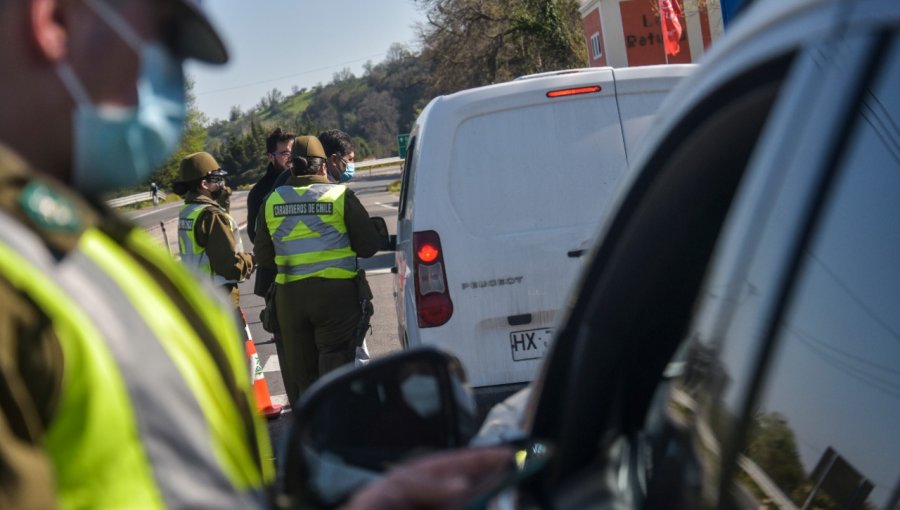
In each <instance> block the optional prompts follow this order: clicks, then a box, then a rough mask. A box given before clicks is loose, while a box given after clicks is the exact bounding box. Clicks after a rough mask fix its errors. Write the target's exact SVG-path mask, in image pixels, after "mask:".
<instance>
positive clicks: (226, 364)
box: [0, 0, 274, 510]
mask: <svg viewBox="0 0 900 510" xmlns="http://www.w3.org/2000/svg"><path fill="white" fill-rule="evenodd" d="M98 56H100V57H98ZM101 57H102V58H101ZM185 58H197V59H199V60H204V61H207V62H211V63H222V62H225V61H226V59H227V54H226V52H225V49H224V47H223V45H222V42H221V40H220V38H219V36H218V35H217V34H216V33H215V31H214V30H213V28H212V27H211V25H210V24H209V22H208V20H207V19H206V18H205V16H204V15H203V14H202V12H201V11H200V9H199V7H197V5H196V2H195V1H192V0H166V1H161V0H116V1H112V0H79V1H68V0H15V1H8V0H2V1H0V70H2V71H0V111H2V112H3V114H2V115H0V303H2V306H0V359H2V360H3V362H2V363H0V381H2V383H0V508H15V509H19V510H21V509H33V508H34V509H51V508H57V507H65V508H84V509H88V508H240V509H247V508H250V509H252V508H263V507H264V504H263V499H264V496H265V492H266V487H267V486H269V485H270V483H271V482H272V480H273V478H274V472H273V471H274V469H273V468H274V466H273V465H272V462H271V456H272V455H271V445H270V442H269V439H268V437H267V432H266V429H265V425H264V423H263V422H262V418H260V417H259V416H257V414H256V413H255V412H254V405H253V403H252V400H251V399H252V396H251V393H250V389H251V383H250V380H249V376H248V373H247V370H246V359H245V357H244V355H243V352H242V350H241V345H242V342H241V340H240V337H239V336H238V332H237V330H236V329H235V328H234V326H233V321H232V320H231V317H230V314H229V311H228V307H227V305H226V303H225V302H224V299H216V298H214V297H213V295H212V294H209V293H204V292H202V291H201V290H200V287H198V285H197V284H196V279H195V278H193V276H192V275H191V274H190V272H189V271H187V270H186V269H185V268H184V267H183V266H182V265H181V264H179V263H178V262H176V261H175V260H173V259H172V257H170V256H169V255H168V253H166V252H165V250H164V249H163V248H162V247H160V246H159V245H158V244H157V243H156V242H155V241H154V240H152V239H151V238H150V237H149V236H148V235H147V234H146V233H145V232H144V231H143V230H142V229H140V228H136V227H135V226H134V225H132V224H130V223H128V222H126V221H124V220H123V219H121V218H120V217H119V216H118V215H117V214H116V213H114V212H111V211H110V210H108V209H106V208H105V207H104V206H103V205H102V202H101V201H100V200H98V197H99V196H101V194H102V193H104V192H107V191H111V190H114V189H119V188H122V187H125V186H135V185H138V184H140V183H141V182H146V179H147V178H148V177H149V176H150V175H151V174H152V172H153V171H154V170H155V169H156V167H157V166H159V165H160V164H162V163H163V162H164V161H165V159H166V158H167V157H169V155H170V154H171V153H172V152H173V151H174V149H175V148H176V146H177V144H178V142H179V140H180V137H181V130H182V126H183V124H184V117H185V102H184V79H183V75H182V72H181V67H182V61H183V59H185Z"/></svg>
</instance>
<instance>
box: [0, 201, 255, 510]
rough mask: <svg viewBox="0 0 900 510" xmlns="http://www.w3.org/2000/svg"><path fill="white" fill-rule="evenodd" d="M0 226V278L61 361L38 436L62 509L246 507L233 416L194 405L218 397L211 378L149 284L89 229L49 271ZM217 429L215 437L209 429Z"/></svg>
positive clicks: (18, 236)
mask: <svg viewBox="0 0 900 510" xmlns="http://www.w3.org/2000/svg"><path fill="white" fill-rule="evenodd" d="M0 220H2V221H0V230H2V234H0V241H3V242H5V243H6V244H8V245H10V246H15V247H16V248H15V251H14V250H12V249H6V248H5V249H3V252H4V253H3V264H2V265H0V269H2V270H3V274H4V276H7V277H9V275H16V280H17V281H15V282H13V283H14V284H15V285H16V286H17V287H19V288H22V289H23V290H24V291H25V292H26V293H27V294H28V295H29V296H32V298H33V299H35V300H36V302H38V303H39V305H40V306H41V308H42V309H44V310H45V311H46V312H45V313H48V315H49V316H50V317H51V318H52V319H53V321H54V328H55V330H56V331H57V333H58V336H59V337H60V342H61V344H62V346H63V350H64V353H65V359H66V372H65V374H64V387H63V395H62V401H61V403H60V407H59V414H58V416H57V418H55V419H54V422H53V423H52V425H51V427H50V429H49V430H48V435H47V447H48V451H49V452H50V454H51V457H52V458H53V459H54V460H55V462H54V464H55V465H56V466H57V475H58V486H59V497H60V502H61V504H62V506H64V507H80V506H83V507H85V508H93V507H116V508H118V507H132V506H143V507H148V508H161V507H168V508H177V507H213V508H252V507H255V506H258V505H259V504H260V503H261V501H262V500H261V497H262V494H261V492H260V491H259V490H256V489H254V487H255V488H257V489H258V488H260V487H261V486H262V484H263V481H262V480H261V475H260V473H259V470H258V469H257V468H256V466H257V463H256V462H255V461H254V459H253V457H252V453H251V452H250V450H248V449H247V448H246V445H247V443H246V439H247V438H246V437H241V435H240V434H237V435H235V434H234V432H233V430H234V428H233V427H234V426H235V425H236V424H239V423H241V421H240V417H239V415H238V411H237V408H236V406H235V405H234V403H233V402H232V403H230V404H229V403H228V402H222V401H219V402H216V403H215V404H210V403H207V402H203V401H201V400H202V399H200V400H198V398H197V397H196V396H195V395H206V396H208V397H210V398H209V400H211V401H215V400H219V399H220V398H221V395H220V393H221V392H222V389H223V386H222V384H221V376H220V375H219V371H218V370H217V368H216V364H215V361H214V360H212V359H211V358H210V356H209V353H208V351H205V350H204V349H203V347H202V343H201V341H200V340H199V339H198V338H197V337H196V333H194V330H193V329H192V328H191V327H190V326H189V325H188V324H187V321H186V319H185V317H184V316H183V315H182V314H181V313H180V312H179V311H178V310H177V309H175V305H174V304H173V303H172V301H171V300H170V299H167V298H166V296H165V295H164V294H163V293H162V291H161V290H160V289H159V287H158V285H156V284H155V282H154V281H153V278H152V276H151V275H150V274H148V273H147V272H146V271H144V270H142V268H141V267H140V265H139V264H138V262H137V261H135V260H134V259H133V258H132V257H131V256H130V255H129V254H127V253H126V252H124V250H123V249H122V248H121V247H120V246H119V245H118V244H116V243H115V242H114V241H112V240H111V239H109V238H108V237H106V236H105V235H104V234H103V233H101V232H99V231H96V230H89V231H87V232H85V233H84V235H83V236H82V238H81V240H80V242H79V249H78V250H76V251H74V252H72V253H71V254H69V255H68V256H67V257H66V258H65V259H63V260H62V261H59V262H57V261H55V260H52V259H50V257H49V255H48V253H47V251H46V248H45V246H44V245H43V243H42V242H41V241H40V240H39V239H38V238H37V237H36V236H35V235H34V234H33V233H31V232H30V231H28V230H26V229H24V228H23V227H22V226H21V225H19V224H18V223H17V222H15V221H14V220H10V219H9V218H8V217H6V216H5V215H2V214H0ZM131 237H133V238H134V239H135V240H137V239H139V238H140V236H137V235H136V236H131ZM138 242H139V243H141V244H143V242H144V241H143V240H141V241H138ZM0 247H3V245H2V244H0ZM148 248H151V251H153V250H154V248H152V247H150V246H148ZM155 249H158V248H155ZM16 251H18V252H19V253H22V254H23V255H25V256H26V257H25V258H24V259H23V258H22V257H21V256H19V255H18V254H16ZM7 252H8V253H7ZM154 254H155V252H154ZM163 255H165V254H164V253H163ZM166 258H167V259H168V257H166ZM26 260H27V261H28V262H26ZM169 262H170V263H172V264H173V265H176V266H177V264H174V263H173V261H171V259H169ZM7 264H9V266H7ZM4 266H7V267H4ZM175 272H176V273H178V271H177V269H176V271H175ZM182 272H183V270H182ZM23 275H24V276H23ZM8 279H10V280H11V281H12V280H13V278H8ZM178 280H179V278H173V281H178ZM187 280H188V281H190V279H189V278H188V279H187ZM54 282H55V283H54ZM192 283H193V285H194V287H197V286H196V282H192ZM69 296H72V297H71V298H69ZM207 305H208V304H207ZM200 308H201V309H204V308H209V309H213V308H215V307H211V306H206V307H200ZM207 313H209V312H207ZM213 315H220V316H221V317H218V318H216V317H212V316H210V317H208V319H212V320H220V321H221V320H222V318H223V317H228V315H227V312H221V313H213ZM154 319H155V320H154ZM94 328H97V329H94ZM225 336H226V337H229V339H230V338H231V337H234V345H235V347H234V348H233V349H231V351H232V353H231V355H229V356H228V357H229V359H230V361H231V363H229V365H231V369H232V371H234V372H235V373H236V374H238V373H240V374H242V375H243V377H241V378H240V379H238V380H239V381H241V382H242V383H244V382H246V383H247V384H246V385H245V387H246V388H248V391H249V381H246V374H245V373H244V367H243V365H244V362H243V360H242V356H241V353H240V349H239V341H238V340H237V339H236V335H234V334H233V333H232V334H231V335H228V334H227V328H226V332H225ZM98 338H99V339H104V340H105V342H98V341H97V339H98ZM188 360H190V363H188V362H187V361H188ZM198 368H199V370H198ZM223 413H224V414H223ZM216 420H218V421H216ZM226 420H227V421H226ZM210 423H212V424H214V426H212V427H210ZM222 423H228V424H229V426H228V427H225V428H224V429H225V430H224V431H223V430H221V429H222V427H217V426H215V425H216V424H222ZM217 429H219V430H218V431H217ZM210 434H212V435H210ZM242 446H243V447H242ZM235 464H238V465H237V466H235ZM248 466H249V468H248ZM86 473H90V475H89V476H86ZM121 477H127V478H125V479H124V481H123V479H121ZM151 477H152V479H151ZM154 482H155V483H154ZM123 488H127V490H123ZM236 489H240V490H236ZM246 489H250V490H246Z"/></svg>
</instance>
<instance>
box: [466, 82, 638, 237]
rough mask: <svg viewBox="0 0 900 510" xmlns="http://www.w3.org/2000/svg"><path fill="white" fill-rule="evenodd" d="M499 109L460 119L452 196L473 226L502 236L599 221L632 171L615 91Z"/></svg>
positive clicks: (471, 228)
mask: <svg viewBox="0 0 900 510" xmlns="http://www.w3.org/2000/svg"><path fill="white" fill-rule="evenodd" d="M577 98H578V99H576V98H572V99H571V100H563V101H559V100H556V101H548V102H547V103H544V104H539V105H536V106H530V107H526V108H517V109H512V110H506V111H500V112H493V113H490V114H488V115H481V116H478V117H473V118H471V119H469V120H466V121H464V122H463V123H461V124H460V126H459V128H458V130H457V132H456V139H455V140H454V143H453V153H452V155H451V158H452V160H451V165H450V168H451V169H452V170H451V172H452V175H451V176H450V182H449V189H450V200H451V203H452V204H453V207H454V208H455V210H456V213H457V214H458V216H459V218H461V220H462V222H463V224H464V225H465V226H466V228H467V230H469V231H470V232H471V233H473V234H476V235H496V234H503V233H515V232H521V231H530V230H535V229H554V228H566V227H572V226H576V225H585V224H597V223H598V222H599V221H600V220H601V217H602V215H603V213H604V212H605V211H606V210H607V208H608V207H609V205H610V202H611V200H612V197H613V195H614V193H615V191H616V190H617V188H618V186H619V184H620V182H621V179H622V177H623V175H624V172H625V166H626V160H625V149H624V144H623V141H622V129H621V127H620V126H619V122H618V118H619V116H618V109H617V107H616V102H615V96H612V95H604V96H599V95H583V96H577Z"/></svg>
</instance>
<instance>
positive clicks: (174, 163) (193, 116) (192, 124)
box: [144, 76, 207, 190]
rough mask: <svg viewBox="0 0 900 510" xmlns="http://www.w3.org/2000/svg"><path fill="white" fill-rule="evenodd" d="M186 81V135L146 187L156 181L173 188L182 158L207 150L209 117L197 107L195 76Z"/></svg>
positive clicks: (162, 185)
mask: <svg viewBox="0 0 900 510" xmlns="http://www.w3.org/2000/svg"><path fill="white" fill-rule="evenodd" d="M185 82H186V84H185V89H186V90H185V97H186V99H187V101H186V103H187V115H186V116H185V119H184V136H183V137H182V139H181V144H180V145H179V146H178V149H176V150H175V152H174V153H173V154H172V156H170V157H169V159H168V161H166V163H165V164H164V165H163V166H162V167H160V169H159V170H157V171H156V172H155V173H154V174H153V175H152V176H151V177H150V179H148V180H147V182H146V183H145V185H144V188H145V189H146V188H148V187H149V185H150V183H151V182H156V183H157V184H159V185H160V188H162V189H164V190H166V189H171V188H172V183H173V182H175V181H176V180H177V179H178V167H179V165H180V164H181V160H182V159H183V158H184V157H185V156H187V155H188V154H193V153H194V152H199V151H202V150H206V139H207V130H206V127H205V125H206V123H207V118H206V116H205V115H204V114H203V113H202V112H201V111H200V110H199V109H198V108H197V98H196V96H195V95H194V80H193V78H191V77H190V76H188V77H186V79H185Z"/></svg>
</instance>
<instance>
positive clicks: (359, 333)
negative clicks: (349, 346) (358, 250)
mask: <svg viewBox="0 0 900 510" xmlns="http://www.w3.org/2000/svg"><path fill="white" fill-rule="evenodd" d="M354 281H355V283H356V295H357V298H358V299H359V311H360V314H359V323H358V324H357V325H356V331H355V332H354V335H353V348H354V349H355V348H357V347H359V346H361V345H362V344H363V341H364V340H365V339H366V334H367V333H368V332H369V327H370V323H371V321H372V315H373V314H374V313H375V307H374V306H373V305H372V297H373V296H372V288H371V287H369V281H368V280H367V279H366V272H365V271H364V270H362V269H360V270H359V271H358V272H357V274H356V278H355V279H354Z"/></svg>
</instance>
